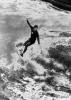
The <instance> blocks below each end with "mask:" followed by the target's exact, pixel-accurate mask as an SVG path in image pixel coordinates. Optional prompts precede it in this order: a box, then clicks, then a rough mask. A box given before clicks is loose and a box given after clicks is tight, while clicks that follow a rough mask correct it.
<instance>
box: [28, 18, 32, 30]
mask: <svg viewBox="0 0 71 100" xmlns="http://www.w3.org/2000/svg"><path fill="white" fill-rule="evenodd" d="M27 23H28V25H29V26H30V28H32V25H31V24H30V22H29V21H28V19H27Z"/></svg>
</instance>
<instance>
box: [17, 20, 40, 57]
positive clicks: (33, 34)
mask: <svg viewBox="0 0 71 100" xmlns="http://www.w3.org/2000/svg"><path fill="white" fill-rule="evenodd" d="M27 23H28V25H29V27H30V29H31V36H30V38H29V39H28V40H27V41H26V42H25V43H24V44H23V43H19V44H18V45H16V46H17V47H18V46H21V45H22V46H25V48H24V51H23V52H22V53H21V54H20V55H21V56H22V57H23V54H24V53H25V52H26V50H27V48H28V46H31V45H32V44H34V43H35V42H36V40H37V41H38V44H40V40H39V33H38V25H34V26H32V25H31V24H30V22H29V21H28V19H27Z"/></svg>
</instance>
